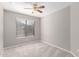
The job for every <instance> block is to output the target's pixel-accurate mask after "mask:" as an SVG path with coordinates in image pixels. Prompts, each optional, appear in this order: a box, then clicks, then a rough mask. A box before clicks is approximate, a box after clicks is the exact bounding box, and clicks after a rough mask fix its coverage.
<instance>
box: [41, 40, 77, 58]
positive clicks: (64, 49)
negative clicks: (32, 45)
mask: <svg viewBox="0 0 79 59" xmlns="http://www.w3.org/2000/svg"><path fill="white" fill-rule="evenodd" d="M42 42H43V43H45V44H48V45H50V46H53V47H56V48H58V49H60V50H63V51H66V52H68V53H70V54H72V55H73V56H74V57H77V56H76V55H75V54H74V53H73V52H71V51H69V50H66V49H64V48H61V47H59V46H57V45H54V44H51V43H49V42H47V41H44V40H43V41H42Z"/></svg>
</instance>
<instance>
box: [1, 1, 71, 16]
mask: <svg viewBox="0 0 79 59" xmlns="http://www.w3.org/2000/svg"><path fill="white" fill-rule="evenodd" d="M38 4H40V5H45V8H44V9H43V13H38V12H35V13H34V14H32V10H29V9H24V8H31V7H32V2H1V5H2V6H3V8H4V9H7V10H10V11H14V12H18V13H22V14H28V15H31V16H36V17H44V16H46V15H48V14H50V13H52V12H54V11H56V10H59V9H61V8H64V7H66V6H68V5H70V4H72V3H71V2H39V3H38Z"/></svg>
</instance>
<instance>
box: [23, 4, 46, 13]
mask: <svg viewBox="0 0 79 59" xmlns="http://www.w3.org/2000/svg"><path fill="white" fill-rule="evenodd" d="M44 8H45V6H44V5H40V6H39V4H37V3H33V4H32V8H24V9H32V13H34V12H35V11H37V12H39V13H43V11H42V9H44Z"/></svg>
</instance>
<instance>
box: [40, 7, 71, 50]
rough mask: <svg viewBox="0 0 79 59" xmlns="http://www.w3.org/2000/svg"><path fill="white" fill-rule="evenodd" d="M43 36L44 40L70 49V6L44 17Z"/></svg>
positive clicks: (42, 21)
mask: <svg viewBox="0 0 79 59" xmlns="http://www.w3.org/2000/svg"><path fill="white" fill-rule="evenodd" d="M41 38H42V40H43V41H47V42H48V43H51V44H54V45H57V46H60V47H62V48H65V49H67V50H70V7H65V8H63V9H61V10H58V11H56V12H54V13H52V14H50V15H47V16H46V17H44V18H42V20H41Z"/></svg>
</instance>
